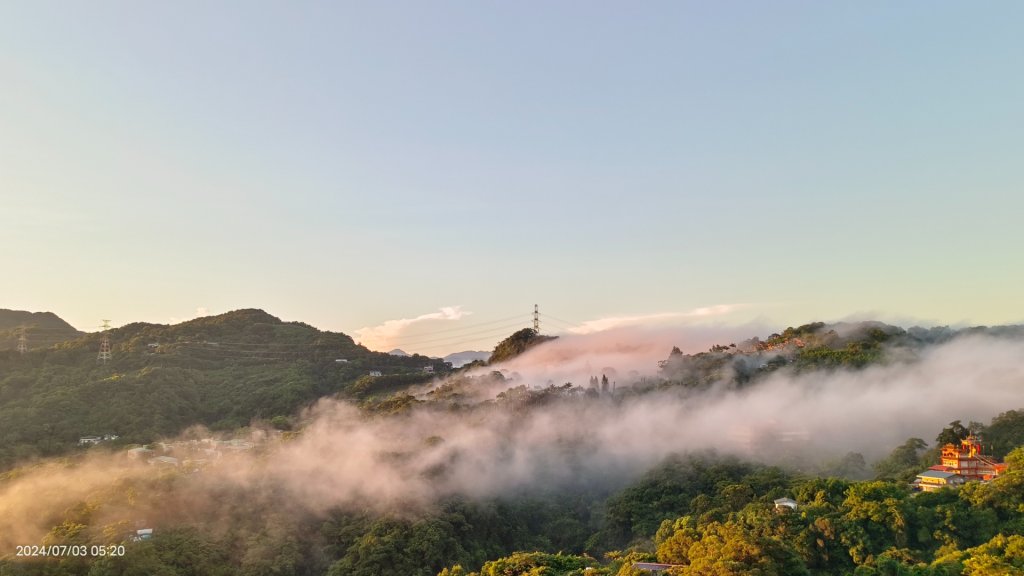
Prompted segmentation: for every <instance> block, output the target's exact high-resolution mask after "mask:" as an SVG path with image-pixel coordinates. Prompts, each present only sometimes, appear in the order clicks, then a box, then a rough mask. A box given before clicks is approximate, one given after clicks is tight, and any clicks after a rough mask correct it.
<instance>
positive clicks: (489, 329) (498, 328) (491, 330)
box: [401, 321, 525, 346]
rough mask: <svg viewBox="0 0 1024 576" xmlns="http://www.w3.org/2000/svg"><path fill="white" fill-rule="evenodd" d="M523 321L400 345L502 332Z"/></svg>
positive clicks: (406, 343) (417, 344)
mask: <svg viewBox="0 0 1024 576" xmlns="http://www.w3.org/2000/svg"><path fill="white" fill-rule="evenodd" d="M524 323H525V322H522V321H520V322H516V323H514V324H507V325H504V326H496V327H494V328H488V329H486V330H479V331H475V332H467V333H465V334H455V335H452V336H442V337H440V338H433V337H429V338H421V339H420V340H418V341H413V342H403V343H402V344H401V345H402V346H421V345H423V344H428V343H432V342H439V341H444V340H452V339H461V338H466V337H469V336H475V335H478V334H487V333H492V332H502V331H505V330H509V329H511V328H515V327H517V326H522V325H523V324H524Z"/></svg>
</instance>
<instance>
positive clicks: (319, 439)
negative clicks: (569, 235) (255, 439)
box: [0, 332, 1024, 550]
mask: <svg viewBox="0 0 1024 576" xmlns="http://www.w3.org/2000/svg"><path fill="white" fill-rule="evenodd" d="M747 333H748V334H749V332H747ZM723 336H725V337H726V338H728V336H729V335H728V334H725V333H724V332H722V333H715V334H711V335H704V336H698V335H695V336H693V338H692V342H693V343H694V344H692V346H691V348H696V347H697V343H699V345H700V346H705V345H706V344H707V342H711V341H722V340H723ZM656 339H660V335H659V336H658V338H653V337H652V338H651V340H656ZM638 341H641V340H639V339H633V340H632V341H630V340H627V339H626V338H624V337H623V338H622V339H621V340H616V337H614V336H609V335H605V336H599V335H594V336H591V337H579V338H578V339H563V340H560V341H555V342H553V343H551V344H548V345H544V346H541V347H538V348H536V349H534V350H532V351H530V352H528V353H527V354H524V355H523V356H521V357H519V358H517V359H516V360H515V361H513V362H511V363H509V364H508V365H507V366H505V367H504V368H505V369H507V371H508V372H509V373H513V372H514V373H517V374H518V376H517V381H516V382H515V383H514V385H525V386H526V387H527V389H530V388H533V387H545V386H547V385H548V382H549V381H550V382H552V383H554V384H555V385H556V386H558V385H561V384H564V383H565V382H569V381H571V382H573V383H574V384H576V385H577V386H584V387H586V386H587V378H589V377H590V376H591V375H600V374H602V370H604V369H605V368H607V367H615V369H616V370H617V372H618V373H619V374H622V375H625V374H627V373H628V372H630V371H635V372H636V373H635V374H633V375H631V376H629V377H625V376H623V377H622V378H620V379H619V380H618V381H617V384H618V387H619V388H618V393H617V394H614V395H613V394H603V395H600V394H589V395H588V394H570V393H568V391H566V393H564V394H556V395H553V396H552V397H551V398H550V399H548V400H547V401H546V402H544V403H541V404H531V405H529V406H526V405H523V404H519V403H517V402H516V401H515V399H514V398H510V397H509V396H508V395H506V396H505V398H503V399H502V400H499V401H493V400H489V401H485V402H482V403H479V404H476V405H474V406H470V407H465V406H463V407H460V408H458V409H455V408H453V407H452V406H450V405H447V404H444V403H434V404H430V403H428V404H424V405H421V406H419V407H417V408H415V409H413V410H411V411H408V412H406V413H402V414H399V415H393V416H382V415H368V414H367V413H366V412H364V411H361V410H360V409H359V408H357V407H355V406H353V405H350V404H347V403H345V402H340V401H335V400H324V401H321V402H320V403H318V404H317V405H316V406H314V407H312V408H310V409H309V410H308V411H307V412H306V413H305V414H304V415H303V418H302V419H303V421H304V422H305V425H304V426H303V428H302V429H301V431H300V432H299V433H298V434H296V435H295V436H294V437H293V438H289V439H281V440H278V441H275V442H271V443H268V444H266V445H265V446H264V447H263V448H261V449H259V450H256V451H253V452H249V453H242V454H235V455H231V456H230V457H227V458H224V459H222V460H220V461H216V462H213V463H211V464H209V465H207V466H205V467H203V468H200V469H199V470H198V471H196V472H194V473H189V474H185V473H182V472H180V471H174V472H168V471H167V470H165V469H162V468H159V467H154V466H149V465H146V464H145V463H142V462H139V461H133V460H129V459H127V458H126V457H125V455H124V454H123V453H117V454H111V453H106V454H104V453H99V452H96V451H95V450H94V452H96V453H91V454H90V455H89V456H87V457H84V458H81V459H76V460H74V461H73V462H71V463H68V462H57V461H54V462H46V463H41V464H37V465H35V466H32V467H24V468H21V469H19V470H18V471H17V473H16V474H13V475H9V476H11V477H8V478H6V479H4V480H0V550H4V549H12V547H13V546H15V545H18V544H32V543H40V542H42V539H43V538H44V536H45V534H46V533H47V532H48V531H49V530H50V528H51V527H52V526H53V525H54V519H55V518H60V517H66V516H67V514H68V511H69V510H72V509H77V508H76V507H82V506H85V509H84V511H83V512H82V513H83V514H90V515H92V517H93V518H94V519H95V518H102V519H103V520H104V521H105V522H106V523H107V524H109V525H115V524H116V523H117V522H119V521H120V522H122V524H125V525H127V524H131V525H133V526H134V525H137V524H138V523H139V522H143V521H144V522H147V523H150V524H159V523H161V522H168V523H170V522H175V521H188V520H196V519H202V518H204V515H211V514H216V513H217V511H218V510H222V509H223V507H224V506H226V505H227V504H225V502H236V503H239V502H240V503H241V504H236V505H242V504H245V503H249V504H250V505H253V506H257V505H260V504H259V503H264V504H266V505H268V506H271V505H272V506H273V507H274V509H275V510H276V512H277V513H279V514H281V513H287V514H292V513H295V514H319V513H324V512H326V511H328V510H331V509H334V508H338V507H341V508H351V509H361V510H366V509H370V510H377V511H395V510H414V509H418V508H423V507H429V506H430V505H431V504H432V503H433V502H436V501H437V500H438V499H440V498H443V497H446V496H452V495H458V496H465V497H471V498H486V497H493V496H501V495H503V494H507V493H510V492H514V491H520V490H532V489H548V488H558V487H569V486H572V485H573V484H574V483H578V482H591V483H592V482H606V483H608V484H609V485H610V486H618V485H622V484H623V483H625V482H628V481H629V480H630V479H633V478H635V477H637V476H638V475H640V474H642V473H643V472H645V471H646V470H647V469H649V468H650V467H651V466H653V465H655V464H657V463H658V462H659V461H661V460H663V459H664V458H665V457H666V456H668V455H670V454H674V453H686V452H698V451H708V450H714V451H717V452H719V453H725V454H733V455H738V456H742V457H747V458H753V459H756V460H759V461H763V462H767V463H774V464H781V465H800V463H805V462H809V461H813V460H815V459H830V458H838V457H841V456H842V455H844V454H846V453H847V452H850V451H854V452H860V453H862V454H863V455H864V456H865V457H866V458H867V459H868V461H871V460H872V459H876V458H879V457H881V456H883V455H885V454H886V453H888V452H889V451H890V450H891V449H892V448H893V447H895V446H897V445H899V444H901V443H902V442H903V441H904V440H906V439H907V438H908V437H921V438H924V439H926V440H928V441H931V439H932V438H934V436H935V434H936V433H937V431H938V430H940V429H941V428H942V427H943V426H944V425H945V424H946V423H948V422H950V421H952V420H963V421H965V422H966V421H968V420H988V419H990V418H991V417H993V416H995V415H996V414H998V413H1000V412H1003V411H1005V410H1009V409H1014V408H1019V407H1020V406H1021V405H1024V363H1022V362H1021V359H1022V358H1024V343H1022V342H1020V341H1017V340H1009V339H996V338H989V337H964V338H959V339H956V340H954V341H952V342H949V343H946V344H943V345H940V346H935V347H932V348H928V349H925V350H924V351H922V352H921V353H920V354H919V355H918V356H917V357H915V358H913V359H910V360H901V361H894V362H891V363H888V364H883V365H877V366H872V367H868V368H866V369H863V370H859V371H835V372H825V371H818V372H810V373H804V374H801V375H794V374H792V373H790V372H787V371H786V370H780V371H777V372H775V373H773V374H771V375H768V376H766V377H764V378H763V379H761V380H759V381H757V382H756V383H753V384H751V385H750V386H748V387H746V388H742V389H736V388H730V387H726V386H722V387H711V388H710V389H707V390H703V391H699V392H697V391H684V390H682V389H681V388H679V387H674V388H673V387H669V388H664V389H660V390H657V389H656V390H652V391H649V392H647V393H645V394H630V393H627V392H628V391H627V390H625V389H626V386H627V385H628V384H629V383H630V380H631V379H634V378H639V377H643V374H644V373H648V374H651V373H653V372H654V371H655V370H656V368H657V364H656V362H657V360H658V359H664V358H665V356H666V355H667V352H668V350H667V349H665V347H664V346H661V349H660V351H659V350H656V349H655V347H654V346H653V344H652V345H650V346H648V345H646V344H643V343H642V341H641V344H636V342H638ZM619 342H632V344H619ZM602 346H603V348H602ZM488 370H493V368H489V369H488ZM483 395H484V396H488V397H490V398H493V397H494V396H493V391H487V393H486V394H483ZM83 503H84V504H83ZM91 503H94V504H96V505H95V506H93V508H91V509H90V508H89V506H91V505H92V504H91ZM99 503H105V504H99ZM268 503H272V504H268ZM100 523H102V522H100ZM94 524H96V522H94Z"/></svg>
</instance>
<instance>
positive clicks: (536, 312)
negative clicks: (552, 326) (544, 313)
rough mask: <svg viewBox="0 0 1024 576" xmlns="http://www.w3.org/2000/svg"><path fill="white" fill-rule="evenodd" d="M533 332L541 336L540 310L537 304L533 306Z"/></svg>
mask: <svg viewBox="0 0 1024 576" xmlns="http://www.w3.org/2000/svg"><path fill="white" fill-rule="evenodd" d="M533 331H534V332H535V333H537V334H540V308H538V307H537V305H536V304H534V305H533Z"/></svg>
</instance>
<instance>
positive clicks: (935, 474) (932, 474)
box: [917, 470, 956, 480]
mask: <svg viewBox="0 0 1024 576" xmlns="http://www.w3.org/2000/svg"><path fill="white" fill-rule="evenodd" d="M954 476H956V473H955V472H944V471H942V470H925V471H924V472H921V473H920V474H918V475H917V477H918V478H942V479H943V480H948V479H950V478H952V477H954Z"/></svg>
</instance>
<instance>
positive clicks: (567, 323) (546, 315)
mask: <svg viewBox="0 0 1024 576" xmlns="http://www.w3.org/2000/svg"><path fill="white" fill-rule="evenodd" d="M541 316H543V317H544V318H547V319H548V320H555V321H556V322H561V323H562V324H565V325H567V326H571V327H573V328H579V327H580V326H583V324H582V323H581V322H569V321H568V320H562V319H561V318H558V317H556V316H552V315H551V314H541Z"/></svg>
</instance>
